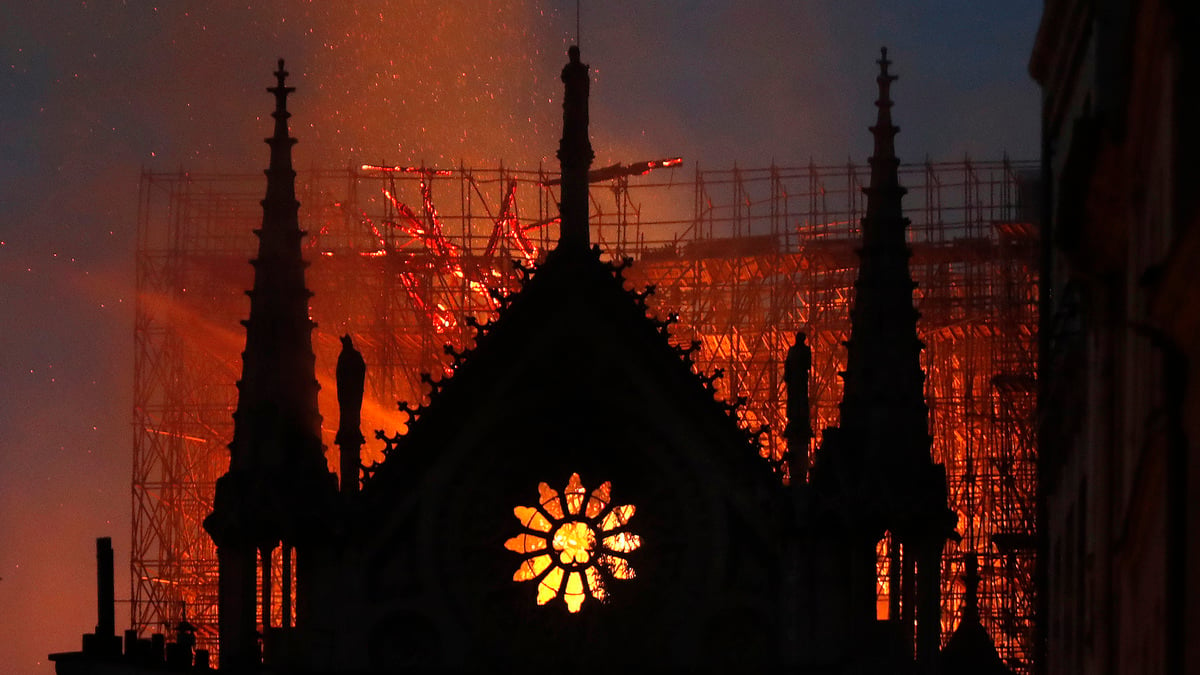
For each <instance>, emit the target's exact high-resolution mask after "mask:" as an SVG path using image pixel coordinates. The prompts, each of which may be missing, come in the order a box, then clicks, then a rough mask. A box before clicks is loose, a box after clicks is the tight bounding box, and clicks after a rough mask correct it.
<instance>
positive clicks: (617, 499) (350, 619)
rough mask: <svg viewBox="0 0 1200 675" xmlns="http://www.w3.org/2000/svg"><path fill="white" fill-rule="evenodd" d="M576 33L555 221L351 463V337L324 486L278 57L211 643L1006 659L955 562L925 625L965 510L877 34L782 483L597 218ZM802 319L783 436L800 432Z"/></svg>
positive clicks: (372, 664)
mask: <svg viewBox="0 0 1200 675" xmlns="http://www.w3.org/2000/svg"><path fill="white" fill-rule="evenodd" d="M569 59H570V60H569V62H568V64H567V65H566V66H565V67H564V69H563V72H562V80H563V82H564V86H565V94H564V102H563V136H562V139H561V142H560V145H559V150H558V158H559V160H560V162H561V167H562V169H561V170H562V176H561V193H560V194H561V204H560V211H561V228H560V238H559V242H558V245H557V247H556V248H555V249H554V250H553V251H551V252H550V253H549V254H548V255H547V256H546V257H545V258H544V259H543V260H541V261H539V263H538V264H537V265H536V266H535V267H533V268H531V269H525V268H522V269H521V273H522V276H523V278H524V281H523V283H522V287H521V289H520V290H519V291H518V292H516V293H514V294H512V295H509V296H507V297H504V298H502V299H501V302H500V305H501V308H500V311H499V313H498V316H497V317H496V318H495V319H494V320H492V321H489V322H488V323H487V324H478V323H477V324H475V328H476V334H475V339H474V343H473V344H472V345H471V347H470V348H469V349H468V350H466V351H464V352H456V351H454V350H453V349H450V348H447V353H448V354H449V355H450V356H451V357H452V360H453V366H452V367H450V368H449V369H448V370H447V372H446V373H445V374H444V375H443V376H440V377H429V378H427V383H428V387H429V392H428V395H427V400H426V401H422V402H421V403H420V404H419V405H415V406H410V405H408V404H401V409H402V410H404V411H405V412H406V413H407V415H408V420H407V430H406V432H405V433H404V434H402V435H401V434H396V435H394V436H387V435H386V434H383V433H380V434H379V438H380V439H381V440H383V441H384V442H385V443H386V450H385V452H384V454H385V460H384V461H383V462H381V463H378V464H375V465H372V466H370V467H364V466H360V462H359V461H356V458H357V457H358V454H359V453H358V449H359V448H360V447H361V445H362V443H363V442H364V441H363V436H362V433H361V430H360V429H359V428H358V418H359V410H358V407H359V406H360V405H361V402H362V388H363V382H364V378H366V377H370V373H369V372H367V371H366V368H365V365H364V364H363V361H362V358H361V356H359V355H358V353H357V352H356V351H355V350H354V347H353V341H352V338H351V337H350V336H347V337H346V338H345V339H344V340H343V352H342V356H341V358H340V359H339V362H338V367H337V374H338V378H337V379H338V401H339V406H340V427H339V431H338V434H337V438H336V442H337V443H338V444H339V446H340V447H341V450H342V460H341V469H342V473H343V475H342V480H341V483H340V485H339V484H338V481H337V480H336V478H335V476H334V475H333V474H332V473H329V472H328V471H327V469H326V466H325V462H324V458H323V449H322V448H321V444H320V437H319V433H318V432H319V426H320V421H321V418H320V415H319V413H318V411H317V409H316V393H317V384H316V380H315V377H314V368H313V356H312V347H311V337H310V335H311V330H312V322H311V321H310V320H309V318H308V314H307V309H306V303H307V298H308V296H309V293H308V291H307V290H306V288H305V284H304V267H305V264H304V261H303V258H302V256H301V247H300V241H301V239H302V237H303V236H304V235H303V232H302V231H301V230H300V228H299V223H298V218H297V209H298V204H297V202H296V199H295V190H294V185H293V183H294V176H295V174H294V172H293V171H292V169H291V159H290V149H291V145H292V144H293V143H294V142H295V141H294V140H293V139H291V138H290V136H289V133H288V127H287V120H288V118H289V113H288V111H287V97H288V94H289V93H291V91H292V89H291V88H290V87H287V86H286V82H285V78H286V76H287V73H286V72H285V71H284V70H283V64H282V62H280V67H279V71H278V72H277V73H276V76H277V79H278V82H277V85H276V86H275V87H274V88H272V89H271V90H270V91H271V92H272V93H273V94H274V95H275V97H276V110H275V112H274V114H273V116H274V119H275V133H274V135H273V136H272V137H271V138H270V139H268V140H267V143H268V144H269V145H270V147H271V162H270V167H269V168H268V169H267V171H266V174H267V183H268V188H267V196H266V198H265V199H264V200H263V214H264V215H263V226H262V228H261V229H260V230H259V231H258V232H257V234H258V236H259V241H260V247H259V254H258V256H257V258H256V259H255V261H254V266H255V284H254V288H253V290H252V291H250V297H251V311H250V317H249V319H248V320H247V321H246V322H245V325H246V331H247V338H246V351H245V352H244V354H243V363H244V369H243V374H242V379H241V381H240V382H239V385H238V387H239V400H238V407H237V413H236V417H235V425H236V430H235V433H234V439H233V442H232V443H231V444H230V467H229V471H228V472H227V473H226V474H225V476H223V477H222V478H221V480H220V482H219V483H218V486H217V498H216V502H215V505H214V510H213V513H212V514H211V516H209V518H208V519H207V520H206V521H205V527H206V529H207V530H208V531H209V533H210V534H211V535H212V537H213V540H214V541H215V542H216V544H217V546H218V553H219V564H220V577H221V580H220V596H221V597H220V663H221V668H222V670H229V671H235V672H245V671H255V670H264V669H265V670H267V671H269V672H395V671H401V670H405V669H409V668H416V669H427V668H433V669H462V670H515V669H518V668H524V669H528V668H533V669H536V670H548V669H551V668H555V667H559V666H560V665H561V664H571V667H573V668H576V669H582V670H602V669H611V668H642V669H644V668H650V669H656V670H662V669H686V670H709V669H712V670H732V669H736V670H738V671H753V670H756V669H778V668H780V667H787V668H792V669H794V670H797V671H799V672H821V673H860V672H863V673H865V672H889V673H910V672H911V673H935V672H943V673H947V674H950V673H960V672H961V673H968V672H971V673H977V672H1004V669H1003V666H1002V665H1000V663H999V660H998V658H997V657H996V654H995V650H994V648H993V647H992V645H991V642H990V640H989V639H988V637H987V635H986V632H985V631H984V630H983V627H982V626H981V625H980V624H979V621H978V616H977V608H976V607H975V605H974V603H973V602H972V601H971V600H970V598H973V597H974V591H973V588H971V589H968V603H967V605H966V606H965V607H964V608H963V621H962V622H961V625H962V628H961V629H960V631H959V633H957V634H956V635H955V636H954V639H953V640H951V645H954V649H948V650H947V651H946V652H944V653H943V651H942V650H941V645H940V644H939V642H940V630H941V619H942V617H941V610H940V586H939V584H940V578H941V569H942V552H943V548H944V545H945V542H946V540H947V539H949V538H952V537H955V536H957V535H956V534H955V526H956V522H955V516H954V514H953V512H952V511H950V509H949V508H948V507H947V496H946V489H947V488H946V477H945V471H944V469H943V467H942V466H941V465H938V464H935V463H934V462H933V461H932V460H931V454H930V444H931V439H930V436H929V432H928V410H927V408H926V404H925V401H924V397H923V387H924V373H923V371H922V369H921V366H920V352H921V350H922V348H923V345H922V343H921V342H920V340H919V339H918V337H917V323H918V320H919V315H918V313H917V311H916V310H915V309H914V307H913V289H914V287H915V284H914V283H913V281H912V278H911V275H910V273H909V269H908V260H909V257H910V256H911V251H910V249H909V247H908V244H907V240H906V229H907V227H908V220H907V219H906V218H905V217H904V215H903V210H902V206H901V199H902V197H903V195H904V188H903V187H901V186H900V185H899V183H898V180H897V168H898V166H899V160H898V159H897V158H896V155H895V148H894V138H895V135H896V133H897V132H898V131H899V129H898V127H896V126H895V125H894V124H893V123H892V117H891V108H892V101H891V95H890V88H891V85H892V83H893V82H894V81H895V79H896V78H895V76H894V75H892V74H891V73H890V72H889V66H890V64H891V62H890V61H889V60H888V59H887V52H886V50H884V52H883V55H882V58H881V59H880V60H879V61H878V63H879V66H880V74H879V76H878V79H877V82H878V85H879V98H878V100H877V101H876V105H877V107H878V117H877V121H876V124H875V125H874V126H873V127H872V128H871V131H872V134H873V136H874V140H875V146H874V152H873V155H872V157H871V160H870V162H871V167H872V173H871V183H870V186H869V187H867V188H866V189H865V192H866V196H867V211H866V215H865V217H864V218H863V220H862V232H863V239H862V246H861V248H860V249H859V253H858V255H859V260H860V269H859V273H858V281H857V283H856V286H855V288H856V296H855V302H854V306H853V308H852V310H851V317H852V324H853V328H852V333H851V337H850V340H849V341H848V342H847V352H848V363H847V369H846V371H845V373H844V374H843V377H844V380H845V394H844V398H843V402H842V405H841V419H840V423H839V425H838V427H837V428H833V429H827V430H825V432H824V434H823V444H822V446H821V447H820V448H819V449H818V451H817V452H816V454H815V456H814V459H813V462H812V466H811V467H808V466H807V461H808V458H807V457H801V456H799V454H798V456H797V457H794V458H789V461H792V462H793V463H795V464H796V466H797V467H802V469H803V470H801V469H797V470H796V471H793V475H794V476H795V478H794V479H793V480H791V481H790V482H789V481H784V480H782V479H781V477H782V475H783V467H782V466H780V465H773V464H772V463H770V462H768V461H766V460H764V459H763V458H762V457H761V456H760V452H759V450H760V445H759V442H758V434H757V433H755V432H754V431H753V430H746V429H744V428H742V426H741V425H740V424H739V423H738V418H737V414H736V412H737V403H736V402H735V403H726V402H723V401H720V400H717V398H716V396H715V393H716V391H715V388H714V387H713V380H714V378H715V377H719V375H720V374H719V373H713V374H705V373H698V372H696V369H695V368H694V367H693V365H692V361H691V358H690V355H691V353H692V350H694V349H695V348H697V347H698V345H693V346H692V347H690V348H686V347H685V348H681V347H678V346H674V345H672V343H671V342H670V340H669V335H670V324H671V319H670V318H667V319H666V320H658V319H655V318H653V317H651V316H649V313H648V308H647V305H646V302H645V298H646V294H647V293H649V292H652V289H646V290H639V289H630V288H628V287H627V285H626V284H627V282H626V280H625V278H624V275H623V269H624V264H622V263H610V262H607V261H604V260H602V259H601V256H600V252H599V248H598V247H593V246H592V245H591V243H590V241H589V231H588V228H589V223H588V184H589V172H590V166H591V162H592V157H593V154H592V149H591V144H590V140H589V136H588V95H589V82H590V76H589V71H588V67H587V66H586V65H585V64H583V63H582V62H581V60H580V54H579V51H578V49H577V48H575V47H572V48H571V50H570V52H569ZM803 338H804V336H803V334H801V335H799V336H798V339H797V343H796V345H795V346H794V347H793V349H792V351H791V353H790V355H789V358H788V363H787V371H786V373H785V382H786V385H787V390H788V392H789V401H788V404H789V405H788V409H789V415H790V419H789V424H788V428H787V432H786V435H787V437H788V439H789V442H790V443H792V444H794V445H795V446H796V447H800V448H805V449H807V447H808V440H809V439H810V438H811V435H812V429H811V428H810V422H809V416H808V410H807V405H808V403H807V401H808V374H809V369H810V367H811V353H810V352H809V351H808V349H807V347H806V346H805V344H804V340H803ZM881 542H883V544H882V546H884V547H885V548H886V550H887V555H886V558H887V565H886V571H885V572H883V573H884V574H886V582H887V585H888V586H889V588H890V589H891V593H890V596H889V603H888V608H887V612H886V615H881V613H880V611H879V608H878V606H877V585H878V584H879V583H880V581H881V579H880V575H881V567H880V565H879V563H878V558H879V556H878V553H877V551H878V550H879V549H880V546H881ZM276 563H278V564H276ZM275 569H280V570H282V573H281V574H276V573H274V572H273V570H275ZM67 665H72V666H73V667H76V668H78V667H79V661H78V660H77V659H76V660H72V659H63V660H61V661H60V671H62V672H67V670H66V668H65V667H66V666H67ZM71 672H89V671H86V670H74V671H71Z"/></svg>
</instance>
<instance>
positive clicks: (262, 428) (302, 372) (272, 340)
mask: <svg viewBox="0 0 1200 675" xmlns="http://www.w3.org/2000/svg"><path fill="white" fill-rule="evenodd" d="M287 75H288V73H287V71H285V70H284V69H283V60H282V59H280V61H279V70H278V71H276V73H275V77H276V79H277V81H278V82H277V84H276V86H274V87H271V88H269V89H268V90H267V91H269V92H271V93H272V94H274V95H275V111H274V112H273V113H271V116H272V117H274V118H275V133H274V135H273V136H271V137H270V138H268V139H266V143H267V145H269V146H270V147H271V163H270V165H269V168H268V169H267V170H266V171H265V172H264V173H266V176H267V194H266V197H265V198H264V199H263V200H262V207H263V223H262V228H260V229H258V230H255V234H256V235H257V236H258V240H259V242H258V256H257V257H256V258H255V259H254V260H252V261H251V264H252V265H254V289H253V290H251V291H250V292H249V296H250V317H249V318H248V319H247V320H245V321H243V322H242V323H243V325H245V327H246V350H245V351H244V352H242V379H241V380H240V381H239V382H238V407H237V412H236V413H234V425H235V426H234V434H233V442H232V443H230V445H229V450H230V467H231V469H232V470H237V469H260V470H272V469H273V468H275V467H279V466H282V465H285V464H292V465H294V464H296V463H297V462H302V463H305V464H312V463H317V462H319V465H320V466H324V461H325V460H324V450H323V448H322V446H321V415H320V413H319V412H318V410H317V391H318V390H319V389H320V387H319V385H318V384H317V378H316V370H315V358H314V356H313V348H312V330H313V327H314V325H315V324H314V323H313V322H312V320H311V319H310V318H309V316H308V302H309V298H311V297H312V293H310V292H309V290H308V288H307V287H306V286H305V282H304V270H305V269H306V268H307V267H308V263H306V262H305V261H304V259H303V257H302V255H301V247H300V243H301V239H302V238H303V237H304V234H305V233H304V232H303V231H301V229H300V224H299V219H298V217H297V212H298V210H299V208H300V202H298V201H296V187H295V183H296V172H295V171H294V170H293V169H292V146H293V145H295V143H296V139H294V138H292V137H291V136H289V134H288V118H289V117H291V113H289V112H288V110H287V97H288V94H291V93H292V92H293V91H295V88H294V87H289V86H286V85H285V84H284V82H285V80H286V78H287Z"/></svg>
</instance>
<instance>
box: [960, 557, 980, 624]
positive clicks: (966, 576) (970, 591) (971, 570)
mask: <svg viewBox="0 0 1200 675" xmlns="http://www.w3.org/2000/svg"><path fill="white" fill-rule="evenodd" d="M963 567H964V569H963V585H964V586H966V589H965V591H966V593H964V595H963V617H964V618H967V617H970V618H978V616H979V556H978V555H977V554H975V553H968V554H966V555H964V556H963Z"/></svg>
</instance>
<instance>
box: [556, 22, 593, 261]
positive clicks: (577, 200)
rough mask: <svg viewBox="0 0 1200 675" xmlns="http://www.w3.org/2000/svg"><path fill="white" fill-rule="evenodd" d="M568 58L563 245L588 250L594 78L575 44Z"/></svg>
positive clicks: (561, 159)
mask: <svg viewBox="0 0 1200 675" xmlns="http://www.w3.org/2000/svg"><path fill="white" fill-rule="evenodd" d="M567 56H568V58H569V62H568V63H567V65H566V66H564V67H563V70H562V82H563V135H562V139H561V140H560V141H559V143H558V160H559V162H560V165H561V167H562V168H561V170H562V192H561V198H560V202H559V210H560V214H561V222H562V226H561V229H560V231H559V232H560V233H559V244H560V245H564V246H565V248H570V249H574V250H579V251H586V250H587V249H588V244H589V241H588V168H589V167H590V166H591V164H592V158H593V157H594V154H593V153H592V144H591V141H590V140H589V139H588V94H589V90H590V88H591V78H590V76H589V75H588V67H587V65H586V64H584V63H583V62H582V61H581V60H580V55H579V46H578V45H571V47H570V48H569V49H567Z"/></svg>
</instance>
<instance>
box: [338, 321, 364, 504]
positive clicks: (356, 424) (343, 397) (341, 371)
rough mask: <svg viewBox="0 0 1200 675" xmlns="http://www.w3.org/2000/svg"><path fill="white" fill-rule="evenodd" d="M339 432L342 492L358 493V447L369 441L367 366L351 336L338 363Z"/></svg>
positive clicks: (346, 341) (343, 346) (359, 461)
mask: <svg viewBox="0 0 1200 675" xmlns="http://www.w3.org/2000/svg"><path fill="white" fill-rule="evenodd" d="M336 375H337V399H338V414H339V417H338V432H337V436H335V437H334V442H335V443H337V444H338V447H339V448H340V449H341V453H342V457H341V462H340V466H341V471H342V491H343V492H354V491H357V490H358V472H359V468H360V467H359V465H360V463H361V460H360V458H359V448H361V447H362V444H363V443H364V442H366V439H364V438H363V435H362V430H361V429H360V427H361V426H362V400H363V385H364V382H365V381H366V375H367V365H366V363H365V362H364V361H363V357H362V354H360V353H359V352H358V350H357V349H355V348H354V341H353V340H351V339H350V336H349V335H343V336H342V353H341V354H339V355H338V360H337V370H336Z"/></svg>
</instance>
